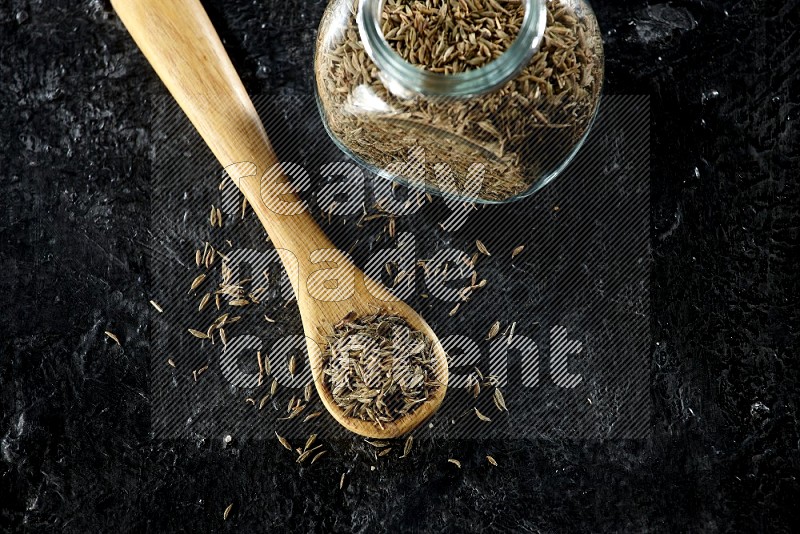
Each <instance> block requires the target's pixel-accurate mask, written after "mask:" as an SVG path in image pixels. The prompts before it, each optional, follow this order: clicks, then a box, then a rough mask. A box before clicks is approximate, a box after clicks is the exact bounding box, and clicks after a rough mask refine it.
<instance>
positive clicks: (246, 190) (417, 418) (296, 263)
mask: <svg viewBox="0 0 800 534" xmlns="http://www.w3.org/2000/svg"><path fill="white" fill-rule="evenodd" d="M111 3H112V4H113V6H114V9H115V10H116V11H117V13H118V15H119V17H120V19H122V22H123V23H124V24H125V27H126V28H127V29H128V31H129V32H130V34H131V36H132V37H133V39H134V41H136V44H137V45H139V48H140V49H141V50H142V52H143V53H144V55H145V57H146V58H147V59H148V61H149V62H150V64H151V65H152V66H153V68H154V69H155V71H156V73H157V74H158V76H159V77H160V78H161V80H162V81H163V82H164V84H165V85H166V86H167V89H169V92H170V93H172V96H173V97H174V98H175V100H176V101H177V102H178V104H180V106H181V108H182V109H183V111H184V112H185V113H186V115H187V116H188V117H189V119H190V120H191V121H192V124H193V125H194V127H195V128H196V129H197V131H198V132H199V133H200V135H201V136H202V137H203V139H204V140H205V142H206V144H207V145H208V146H209V148H211V151H212V152H213V153H214V155H215V156H216V157H217V160H219V162H220V163H221V164H222V166H223V167H224V168H225V169H226V170H227V171H228V174H229V176H230V177H231V178H232V179H233V181H234V182H235V183H236V185H237V186H238V187H239V189H240V190H241V191H242V193H243V194H244V196H245V197H246V198H247V201H248V202H249V204H250V206H252V207H253V211H254V212H255V213H256V215H258V218H259V220H260V221H261V224H263V225H264V229H265V230H266V231H267V233H268V234H269V236H270V237H271V238H272V242H273V243H274V244H275V248H276V249H277V250H278V253H279V255H280V257H281V260H282V262H283V265H284V267H285V268H286V271H287V273H288V274H289V276H290V278H291V281H292V287H293V289H294V292H295V295H296V297H297V303H298V306H299V308H300V315H301V317H302V320H303V329H304V331H305V335H306V340H307V345H308V351H309V362H310V365H311V371H312V375H313V377H314V383H315V385H316V388H317V392H318V393H319V396H320V398H321V399H322V402H323V404H324V405H325V407H326V408H327V409H328V411H329V412H330V413H331V415H333V417H334V418H335V419H336V420H337V421H338V422H339V423H341V424H342V425H343V426H345V427H346V428H347V429H349V430H351V431H353V432H355V433H357V434H361V435H363V436H368V437H373V438H393V437H397V436H401V435H403V434H406V433H408V432H410V431H411V430H413V429H414V428H416V427H417V426H419V425H420V424H421V423H422V422H423V421H425V420H426V419H427V418H428V417H430V415H431V414H433V412H434V411H435V410H436V409H437V408H438V407H439V405H440V404H441V402H442V399H443V398H444V395H445V391H446V389H447V379H448V370H447V358H446V355H445V353H444V350H443V349H442V346H441V343H440V342H439V340H438V338H437V337H436V334H435V333H434V332H433V331H432V330H431V328H430V327H429V326H428V324H427V323H426V322H425V321H424V320H423V319H422V317H420V316H419V314H417V313H416V312H415V311H414V310H413V309H412V308H410V307H409V306H408V305H407V304H405V303H404V302H402V301H400V300H399V299H397V298H396V297H394V296H392V295H391V294H390V293H389V292H388V291H387V290H386V289H385V288H384V287H383V285H381V284H378V283H375V282H373V281H371V280H369V279H368V278H367V277H366V276H365V275H364V274H363V273H362V272H361V271H360V270H359V269H358V268H357V267H356V266H355V265H354V264H353V263H352V262H351V260H350V259H349V257H348V256H347V255H346V254H344V253H343V252H341V251H339V250H338V249H336V247H334V245H333V244H332V243H331V242H330V240H329V239H328V238H327V236H326V235H325V234H324V233H323V231H322V229H321V228H320V227H319V226H318V225H317V224H316V222H315V221H314V220H313V219H312V217H311V216H310V215H309V212H308V210H307V209H305V207H304V204H303V203H302V201H301V200H300V199H299V197H298V196H297V193H296V191H295V190H294V189H293V188H292V186H291V185H290V184H289V183H288V179H287V178H286V176H285V175H284V174H283V173H282V172H281V171H280V170H279V168H280V167H279V165H278V159H277V157H276V156H275V153H274V151H273V150H272V146H271V145H270V142H269V139H268V138H267V134H266V132H265V131H264V126H263V125H262V123H261V120H260V119H259V117H258V115H257V114H256V110H255V108H254V107H253V104H252V102H251V101H250V98H249V97H248V96H247V92H246V91H245V89H244V86H243V85H242V82H241V80H240V79H239V76H238V75H237V74H236V71H235V70H234V68H233V65H232V64H231V61H230V59H229V58H228V55H227V54H226V53H225V49H224V48H223V46H222V43H221V42H220V40H219V37H218V36H217V33H216V32H215V31H214V27H213V26H212V25H211V21H210V20H209V19H208V16H207V15H206V13H205V11H204V10H203V7H202V6H201V5H200V2H199V1H198V0H170V1H168V2H166V1H159V0H112V2H111ZM330 269H335V272H336V274H337V275H338V276H334V278H338V285H336V284H334V283H332V282H331V280H329V278H331V277H332V276H331V274H332V271H331V270H330ZM376 308H383V309H385V310H387V311H388V312H389V313H392V314H393V315H399V316H401V317H403V318H404V319H405V320H406V321H407V322H408V324H409V325H410V326H411V327H412V328H413V329H415V330H418V331H420V332H422V333H424V334H425V335H426V336H427V337H428V338H430V339H431V341H432V342H433V346H434V350H435V354H436V357H437V364H436V365H435V367H434V373H435V377H436V379H437V380H438V382H439V383H440V384H441V386H440V387H439V388H438V389H437V390H436V391H435V393H434V394H433V395H432V396H431V397H430V398H429V399H428V400H427V401H425V402H424V403H422V404H421V405H420V406H419V407H417V408H416V409H415V410H414V411H413V412H412V413H410V414H408V415H405V416H403V417H401V418H398V419H395V420H394V421H392V422H390V423H383V425H382V427H381V426H378V425H376V424H375V423H373V422H370V421H363V420H361V419H356V418H351V417H346V416H345V415H344V413H343V410H342V409H341V408H340V407H339V406H338V405H337V404H336V403H335V402H334V400H333V397H332V396H331V393H330V391H329V390H328V388H327V387H326V386H325V383H324V382H323V373H322V369H323V361H322V349H324V347H325V345H324V343H325V340H324V338H323V337H322V336H321V335H320V329H322V330H323V331H325V332H331V326H332V325H334V324H336V323H337V322H339V321H340V320H341V319H342V318H343V317H344V316H346V315H347V314H348V313H350V312H351V311H354V312H356V313H357V314H359V315H370V314H373V313H375V312H376Z"/></svg>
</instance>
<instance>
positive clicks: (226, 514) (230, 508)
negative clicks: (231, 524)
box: [222, 503, 233, 521]
mask: <svg viewBox="0 0 800 534" xmlns="http://www.w3.org/2000/svg"><path fill="white" fill-rule="evenodd" d="M232 509H233V503H230V504H229V505H228V506H227V507H226V508H225V511H224V512H222V520H223V521H227V520H228V516H229V515H230V513H231V510H232Z"/></svg>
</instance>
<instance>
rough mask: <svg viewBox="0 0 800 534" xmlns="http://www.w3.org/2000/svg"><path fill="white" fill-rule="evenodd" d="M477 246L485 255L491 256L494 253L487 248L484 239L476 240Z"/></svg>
mask: <svg viewBox="0 0 800 534" xmlns="http://www.w3.org/2000/svg"><path fill="white" fill-rule="evenodd" d="M475 246H476V247H478V251H479V252H480V253H481V254H483V255H485V256H491V255H492V254H491V253H490V252H489V249H487V248H486V245H484V244H483V241H481V240H480V239H478V240H477V241H475Z"/></svg>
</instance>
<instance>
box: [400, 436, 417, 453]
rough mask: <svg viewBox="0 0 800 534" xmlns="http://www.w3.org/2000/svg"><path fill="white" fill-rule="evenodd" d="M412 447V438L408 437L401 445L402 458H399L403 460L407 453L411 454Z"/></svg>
mask: <svg viewBox="0 0 800 534" xmlns="http://www.w3.org/2000/svg"><path fill="white" fill-rule="evenodd" d="M413 445H414V436H408V437H407V438H406V442H405V444H404V445H403V456H401V458H405V457H406V456H408V453H410V452H411V447H412V446H413Z"/></svg>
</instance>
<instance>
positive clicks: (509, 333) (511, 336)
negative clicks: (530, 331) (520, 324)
mask: <svg viewBox="0 0 800 534" xmlns="http://www.w3.org/2000/svg"><path fill="white" fill-rule="evenodd" d="M516 328H517V322H516V321H514V322H513V323H511V330H510V331H509V332H508V344H509V345H511V339H512V338H513V337H514V330H515V329H516Z"/></svg>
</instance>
